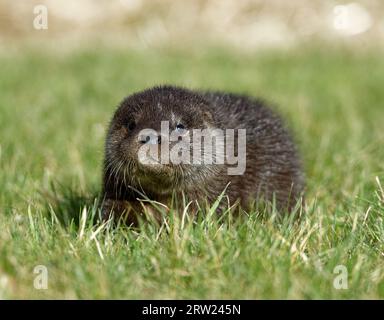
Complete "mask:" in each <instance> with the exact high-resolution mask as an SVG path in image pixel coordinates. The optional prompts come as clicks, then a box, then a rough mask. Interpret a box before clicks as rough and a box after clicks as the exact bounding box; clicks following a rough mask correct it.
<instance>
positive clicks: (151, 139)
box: [139, 134, 161, 144]
mask: <svg viewBox="0 0 384 320" xmlns="http://www.w3.org/2000/svg"><path fill="white" fill-rule="evenodd" d="M139 141H140V142H141V143H143V144H145V143H150V144H161V135H153V134H152V135H142V136H140V139H139Z"/></svg>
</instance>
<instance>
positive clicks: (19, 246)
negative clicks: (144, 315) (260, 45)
mask: <svg viewBox="0 0 384 320" xmlns="http://www.w3.org/2000/svg"><path fill="white" fill-rule="evenodd" d="M0 64H1V69H2V72H1V73H0V88H1V94H0V110H1V117H0V204H1V205H0V226H1V230H0V298H131V299H140V298H176V299H178V298H202V299H205V298H219V299H222V298H223V299H224V298H228V299H231V298H233V299H259V298H264V299H270V298H278V299H280V298H281V299H286V298H291V299H302V298H304V299H324V298H326V299H328V298H329V299H334V298H364V299H365V298H374V299H378V298H384V260H383V254H384V222H383V218H384V192H383V188H384V162H383V159H384V148H383V141H384V131H383V119H384V109H383V105H382V103H383V101H384V91H383V83H384V61H383V59H382V52H376V51H373V50H366V51H361V52H356V51H349V50H346V49H336V48H330V49H328V48H326V49H319V48H301V49H300V50H291V51H284V52H281V51H266V52H260V53H258V54H254V55H251V54H247V55H246V54H239V53H235V52H230V51H227V50H221V49H220V50H219V49H217V50H216V49H210V50H207V51H204V52H201V53H196V52H187V51H170V50H156V51H132V50H123V49H110V50H108V49H105V48H104V49H103V48H99V50H97V51H96V50H87V49H84V50H80V51H73V52H67V53H63V54H59V53H58V52H56V53H55V52H44V51H43V50H31V49H25V50H23V52H19V53H15V54H11V53H8V54H7V53H4V52H3V53H1V54H0ZM161 83H175V84H181V85H185V86H188V87H198V88H214V89H225V90H231V91H234V92H244V93H248V94H252V95H260V96H262V97H265V98H267V99H268V100H270V101H272V102H273V103H275V104H276V106H277V107H276V108H277V109H278V110H279V111H280V112H281V114H283V116H284V117H285V118H286V119H287V122H288V124H289V125H290V127H291V128H292V129H293V131H294V133H295V135H296V138H297V139H296V140H297V141H298V144H299V146H300V150H301V153H302V155H303V158H304V163H305V170H306V175H307V195H306V198H307V205H306V207H305V208H301V209H302V210H303V213H304V214H303V216H302V218H301V219H300V220H299V221H292V220H291V219H289V218H286V219H284V220H283V221H276V219H275V217H274V216H273V215H272V216H270V217H261V214H260V212H258V211H257V210H255V211H254V212H250V213H249V214H247V215H246V214H244V215H243V217H242V218H240V219H233V218H232V217H231V216H230V215H226V216H224V217H223V219H222V220H218V219H217V218H216V217H215V215H214V214H209V215H208V216H206V217H204V218H200V219H199V220H198V221H196V222H195V223H192V221H190V219H188V215H186V216H185V217H184V220H181V219H178V218H176V217H173V218H172V215H170V220H169V221H168V224H166V225H163V226H162V227H158V226H155V225H153V224H145V225H143V226H142V228H141V230H140V231H139V232H137V231H135V230H130V229H128V228H127V227H124V226H120V227H118V228H111V226H110V225H108V224H107V225H100V224H94V223H93V220H94V219H93V217H95V216H97V214H98V209H97V208H98V205H97V201H98V200H97V199H98V192H99V191H100V173H101V160H102V156H103V139H104V134H105V128H106V125H107V123H108V121H109V118H110V117H111V115H112V113H113V111H114V109H115V107H116V105H117V104H118V103H119V101H120V100H121V99H122V98H123V97H124V96H126V95H128V94H129V93H132V92H134V91H136V90H139V89H142V88H145V87H148V86H151V85H154V84H161ZM37 265H44V266H46V267H47V270H48V275H49V277H48V289H47V290H37V289H35V288H34V285H33V283H34V279H35V277H36V276H37V274H35V273H34V272H33V271H34V268H35V267H36V266H37ZM337 265H344V266H346V267H347V270H348V289H346V290H337V289H335V288H334V286H333V281H334V279H335V277H336V276H337V275H336V274H334V273H333V270H334V268H335V266H337Z"/></svg>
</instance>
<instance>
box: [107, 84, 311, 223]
mask: <svg viewBox="0 0 384 320" xmlns="http://www.w3.org/2000/svg"><path fill="white" fill-rule="evenodd" d="M173 118H174V119H173ZM162 120H168V121H170V126H171V127H172V126H173V127H174V126H176V124H177V123H176V122H180V121H181V122H182V123H183V125H185V126H186V127H187V128H194V129H198V128H201V129H204V128H207V127H215V128H219V129H228V128H230V129H246V130H247V138H246V139H247V140H246V148H247V158H246V164H247V166H246V171H245V173H244V174H243V175H238V176H236V175H233V176H230V175H227V170H226V169H227V165H226V164H224V165H215V164H213V165H200V166H193V165H177V166H167V167H164V168H163V169H164V170H161V171H156V170H152V169H150V168H145V167H143V166H140V164H138V161H137V148H138V147H139V144H140V143H139V142H138V139H137V134H138V132H139V131H140V130H141V129H144V128H152V129H155V130H157V131H159V130H160V121H162ZM132 123H135V126H132ZM170 130H172V128H171V129H170ZM303 180H304V179H303V174H302V170H301V165H300V161H299V158H298V153H297V150H296V147H295V145H294V143H293V141H292V138H291V136H290V134H289V133H288V131H287V130H286V128H285V127H284V125H283V123H282V121H281V119H280V118H279V117H278V116H277V115H276V114H275V113H274V112H273V111H271V109H270V108H268V107H267V106H266V104H265V103H264V102H262V101H261V100H258V99H253V98H249V97H247V96H242V95H237V94H229V93H223V92H200V91H192V90H188V89H184V88H180V87H174V86H160V87H154V88H151V89H147V90H144V91H142V92H139V93H136V94H133V95H131V96H129V97H127V98H125V99H124V100H123V102H122V103H121V105H120V106H119V107H118V109H117V110H116V112H115V114H114V116H113V118H112V121H111V123H110V126H109V130H108V134H107V138H106V144H105V159H104V171H103V194H104V205H103V216H104V218H108V217H110V215H111V214H113V215H114V216H118V217H119V216H121V215H122V214H123V213H124V214H125V216H127V217H128V220H127V221H128V222H129V223H133V224H135V223H136V222H137V216H138V215H140V214H141V213H142V212H143V205H142V203H140V201H139V200H138V198H140V199H142V198H143V195H145V197H148V198H149V199H151V200H155V201H158V202H161V203H164V204H166V205H169V202H170V200H171V197H172V194H174V195H175V196H176V197H181V193H183V194H184V195H186V197H187V198H188V199H189V200H197V201H198V202H199V201H202V200H208V201H214V200H215V199H216V198H217V197H218V196H219V195H220V193H221V192H222V191H223V190H224V189H225V187H226V186H227V185H228V183H229V185H228V187H227V189H226V195H227V196H228V198H229V200H230V202H231V203H235V202H239V203H240V204H241V206H242V207H244V208H245V209H246V208H247V207H248V206H249V204H250V202H251V201H252V200H253V199H254V200H256V201H257V200H260V199H264V200H268V201H272V200H274V201H276V204H277V207H278V209H279V210H280V211H285V212H289V211H290V210H292V207H293V205H295V204H296V202H297V200H299V198H300V197H301V196H302V193H303V188H304V181H303Z"/></svg>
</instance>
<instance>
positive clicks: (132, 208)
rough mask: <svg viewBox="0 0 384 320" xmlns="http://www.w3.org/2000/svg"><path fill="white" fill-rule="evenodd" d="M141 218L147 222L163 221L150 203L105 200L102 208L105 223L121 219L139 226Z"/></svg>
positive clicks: (128, 223)
mask: <svg viewBox="0 0 384 320" xmlns="http://www.w3.org/2000/svg"><path fill="white" fill-rule="evenodd" d="M139 217H140V218H142V219H146V220H148V219H149V220H154V221H157V222H158V223H161V221H162V214H161V213H160V212H159V211H158V210H157V209H156V208H154V207H153V206H151V205H150V204H148V203H144V202H140V201H138V200H137V201H126V200H116V199H105V200H104V203H103V207H102V219H103V220H104V221H106V220H108V219H109V218H113V219H114V220H115V221H117V220H119V219H120V218H121V219H122V220H123V221H124V222H125V223H126V224H127V225H133V226H137V225H138V222H139Z"/></svg>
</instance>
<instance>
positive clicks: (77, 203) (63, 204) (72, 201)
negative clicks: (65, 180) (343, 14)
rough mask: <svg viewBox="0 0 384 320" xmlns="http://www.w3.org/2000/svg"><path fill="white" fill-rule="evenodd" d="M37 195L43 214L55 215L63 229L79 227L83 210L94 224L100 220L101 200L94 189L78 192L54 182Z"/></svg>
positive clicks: (98, 193) (98, 192)
mask: <svg viewBox="0 0 384 320" xmlns="http://www.w3.org/2000/svg"><path fill="white" fill-rule="evenodd" d="M39 193H40V196H41V197H42V198H43V203H44V208H45V210H44V212H45V213H46V214H47V216H52V215H55V216H56V217H57V219H58V220H59V222H60V223H61V224H62V225H63V226H65V227H69V226H70V225H72V226H73V225H75V226H79V224H80V219H81V214H82V211H83V210H84V208H85V209H86V210H87V212H88V214H89V215H88V217H89V219H91V220H92V222H93V223H94V224H95V223H96V222H97V220H99V219H100V207H101V203H102V201H101V200H102V199H101V195H100V191H97V190H96V188H93V189H91V190H89V191H79V190H76V189H75V188H73V187H71V186H65V185H62V184H60V183H58V182H54V183H51V187H50V189H49V190H47V189H45V190H41V191H40V192H39Z"/></svg>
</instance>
